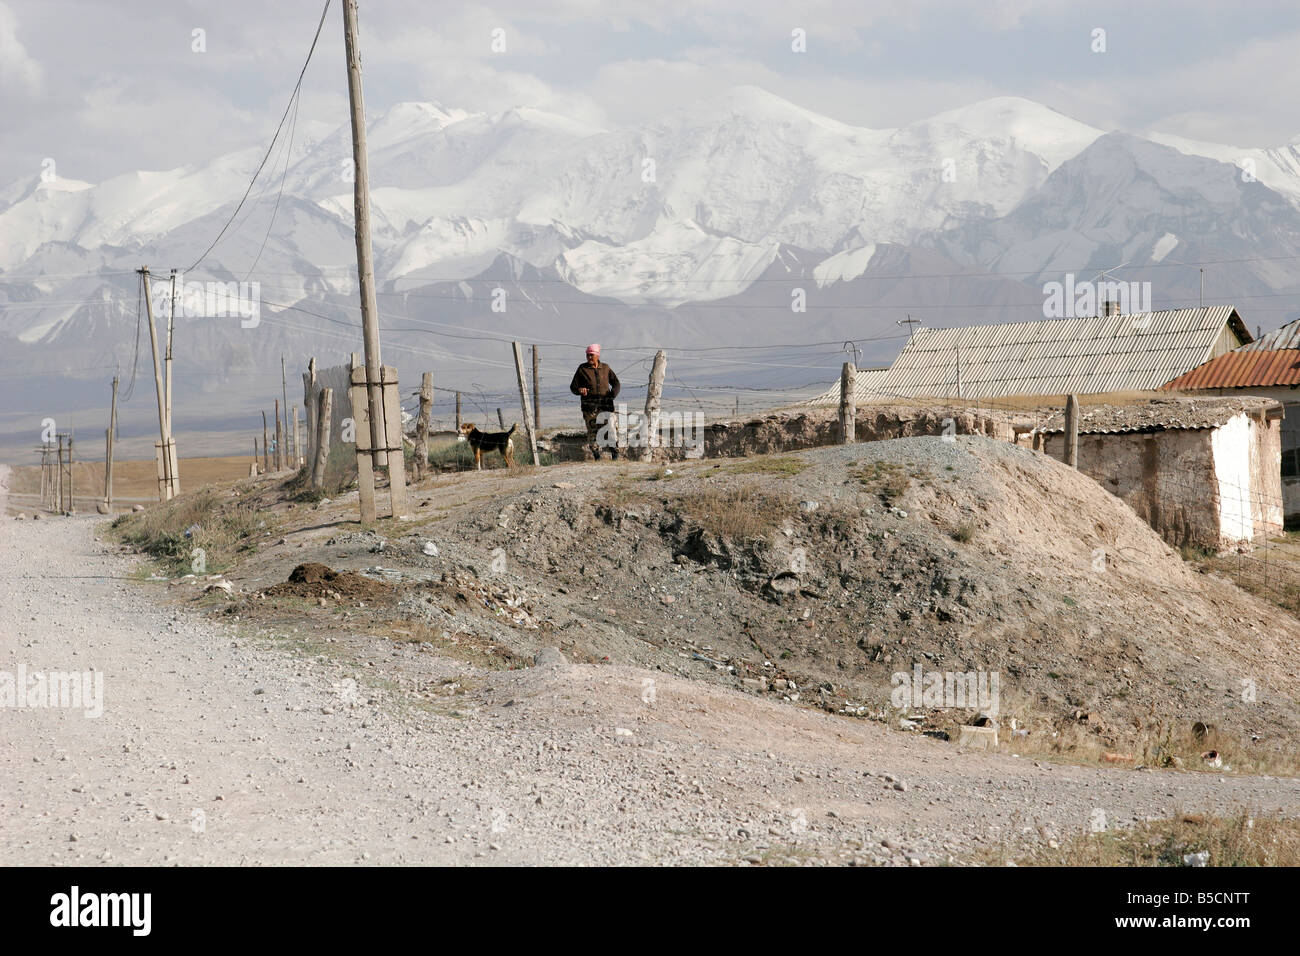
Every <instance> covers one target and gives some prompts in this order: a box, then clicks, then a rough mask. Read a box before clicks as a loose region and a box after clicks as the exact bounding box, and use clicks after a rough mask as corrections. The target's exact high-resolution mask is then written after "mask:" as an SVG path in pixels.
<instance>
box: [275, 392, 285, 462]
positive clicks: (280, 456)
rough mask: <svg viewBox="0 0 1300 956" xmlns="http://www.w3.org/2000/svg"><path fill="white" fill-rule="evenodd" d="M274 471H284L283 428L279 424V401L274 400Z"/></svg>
mask: <svg viewBox="0 0 1300 956" xmlns="http://www.w3.org/2000/svg"><path fill="white" fill-rule="evenodd" d="M275 470H276V471H284V428H283V426H282V425H281V424H280V400H279V399H278V398H277V399H276V400H275Z"/></svg>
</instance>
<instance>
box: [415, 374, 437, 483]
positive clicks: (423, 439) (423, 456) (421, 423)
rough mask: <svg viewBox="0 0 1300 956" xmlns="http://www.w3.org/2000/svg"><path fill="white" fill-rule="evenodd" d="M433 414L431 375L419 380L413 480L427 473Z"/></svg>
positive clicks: (425, 375)
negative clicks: (418, 406) (418, 407)
mask: <svg viewBox="0 0 1300 956" xmlns="http://www.w3.org/2000/svg"><path fill="white" fill-rule="evenodd" d="M432 414H433V373H432V372H425V373H424V375H423V376H422V377H421V378H420V414H419V417H418V418H416V420H415V478H416V480H417V481H418V480H419V479H421V478H423V477H424V476H425V475H427V474H428V473H429V417H430V416H431V415H432Z"/></svg>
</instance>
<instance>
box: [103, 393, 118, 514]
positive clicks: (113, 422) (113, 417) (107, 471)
mask: <svg viewBox="0 0 1300 956" xmlns="http://www.w3.org/2000/svg"><path fill="white" fill-rule="evenodd" d="M116 432H117V376H116V375H114V376H113V404H112V406H111V407H110V410H109V413H108V430H107V431H105V432H104V445H105V447H104V504H105V505H107V506H108V507H109V508H112V507H113V439H114V438H116V437H117V436H116V434H115V433H116Z"/></svg>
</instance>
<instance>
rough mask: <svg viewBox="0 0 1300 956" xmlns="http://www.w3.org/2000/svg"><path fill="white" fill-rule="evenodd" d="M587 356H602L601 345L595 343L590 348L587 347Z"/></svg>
mask: <svg viewBox="0 0 1300 956" xmlns="http://www.w3.org/2000/svg"><path fill="white" fill-rule="evenodd" d="M587 354H588V355H599V354H600V344H599V343H597V342H593V343H592V344H591V345H588V346H587Z"/></svg>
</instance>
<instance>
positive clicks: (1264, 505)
mask: <svg viewBox="0 0 1300 956" xmlns="http://www.w3.org/2000/svg"><path fill="white" fill-rule="evenodd" d="M1281 419H1282V406H1281V405H1280V404H1279V403H1278V402H1275V401H1272V400H1271V399H1267V398H1249V397H1241V398H1203V399H1201V398H1195V399H1188V398H1170V399H1166V400H1159V401H1154V402H1150V403H1147V404H1140V405H1126V406H1113V405H1098V406H1094V407H1091V408H1087V409H1085V410H1083V411H1082V413H1081V414H1080V420H1079V448H1078V467H1079V470H1080V471H1081V472H1083V473H1084V474H1086V475H1088V476H1089V477H1091V478H1093V479H1095V480H1096V481H1097V482H1098V483H1099V484H1100V485H1101V486H1102V487H1103V488H1105V489H1106V490H1107V491H1109V492H1111V493H1112V494H1114V495H1116V496H1117V497H1119V498H1122V499H1124V501H1126V502H1127V503H1128V504H1129V505H1130V506H1131V507H1132V508H1133V510H1134V511H1136V512H1137V513H1138V514H1139V515H1141V516H1142V517H1143V518H1144V519H1145V520H1146V521H1147V523H1148V524H1150V525H1151V527H1153V528H1155V530H1156V531H1158V532H1159V533H1160V534H1161V536H1162V537H1163V538H1164V539H1165V540H1166V541H1167V542H1169V543H1170V544H1171V545H1174V546H1192V547H1200V548H1205V549H1207V550H1210V551H1216V552H1218V551H1224V550H1229V549H1232V548H1238V547H1243V546H1245V547H1248V546H1249V545H1250V544H1251V542H1253V541H1257V540H1260V539H1261V538H1263V537H1264V536H1267V535H1269V534H1275V533H1277V532H1279V531H1281V530H1282V520H1283V516H1282V486H1281V481H1280V471H1279V468H1278V461H1279V457H1280V455H1281V428H1280V424H1281ZM1029 440H1030V441H1031V443H1032V445H1033V447H1034V448H1035V449H1037V450H1040V451H1043V452H1045V453H1046V454H1048V455H1051V456H1052V457H1054V458H1060V459H1062V460H1064V457H1065V420H1064V416H1063V415H1062V414H1059V413H1058V414H1056V415H1054V416H1052V417H1051V418H1049V419H1047V421H1045V422H1043V423H1042V424H1040V425H1039V426H1038V427H1037V428H1035V429H1034V431H1033V432H1032V433H1031V436H1030V438H1029Z"/></svg>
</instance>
